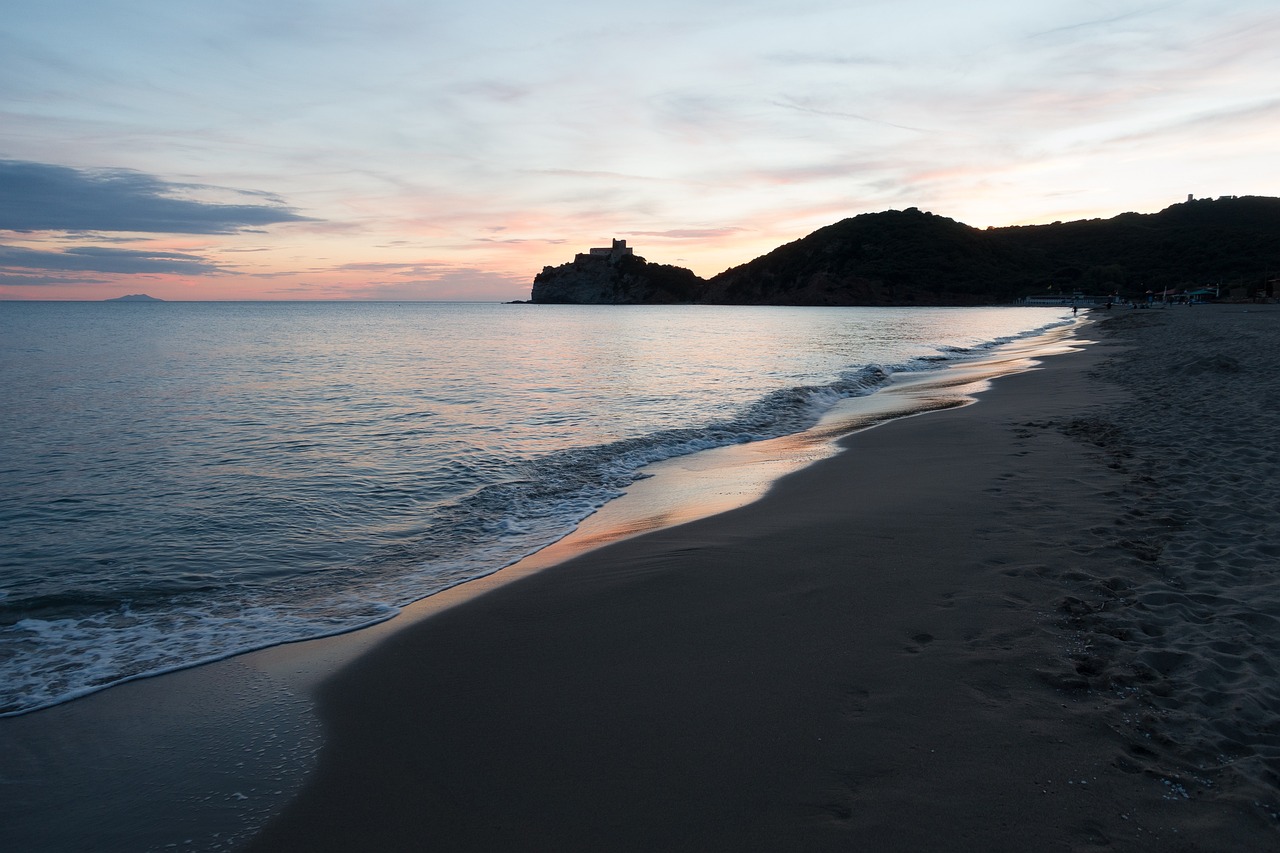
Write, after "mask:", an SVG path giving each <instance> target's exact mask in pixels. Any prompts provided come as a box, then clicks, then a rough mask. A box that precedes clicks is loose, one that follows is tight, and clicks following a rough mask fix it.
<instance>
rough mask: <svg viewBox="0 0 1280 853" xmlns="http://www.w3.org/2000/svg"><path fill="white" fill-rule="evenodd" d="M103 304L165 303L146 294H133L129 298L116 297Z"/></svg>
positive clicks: (106, 300) (105, 300)
mask: <svg viewBox="0 0 1280 853" xmlns="http://www.w3.org/2000/svg"><path fill="white" fill-rule="evenodd" d="M102 301H103V302H164V300H163V299H158V298H156V297H154V296H147V294H145V293H131V294H129V295H128V296H114V297H112V298H111V299H104V300H102Z"/></svg>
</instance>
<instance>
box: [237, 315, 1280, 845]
mask: <svg viewBox="0 0 1280 853" xmlns="http://www.w3.org/2000/svg"><path fill="white" fill-rule="evenodd" d="M1096 319H1099V320H1100V321H1101V322H1099V323H1098V324H1097V325H1095V326H1094V327H1092V328H1091V329H1088V330H1087V332H1088V333H1089V334H1095V335H1100V336H1101V337H1102V339H1103V342H1102V343H1101V344H1098V345H1095V346H1092V347H1089V348H1088V349H1087V350H1085V351H1084V352H1080V353H1076V354H1071V355H1066V356H1060V357H1055V358H1051V359H1048V360H1047V361H1046V362H1045V363H1044V366H1043V368H1042V369H1039V370H1036V371H1034V372H1030V373H1023V374H1019V375H1015V376H1011V377H1007V378H1005V379H1001V380H999V381H998V382H997V383H996V385H995V387H994V389H993V390H991V391H990V392H988V393H986V394H984V395H983V396H982V399H981V401H980V402H979V403H977V404H976V405H972V406H967V407H964V408H960V409H952V410H948V411H943V412H938V413H933V414H929V415H926V416H922V417H913V418H906V419H902V420H898V421H894V422H892V423H889V424H887V425H884V426H881V427H878V428H876V429H872V430H868V431H865V432H861V433H858V434H856V435H853V436H851V437H849V438H847V439H845V440H844V443H845V445H846V446H847V447H848V450H847V451H846V452H845V453H843V454H840V455H839V456H837V457H835V458H833V459H830V460H827V461H824V462H820V463H818V464H816V465H814V466H812V467H810V468H807V469H805V470H803V471H800V472H799V473H797V474H794V475H791V476H789V477H787V478H786V479H784V480H782V481H781V482H779V483H778V484H777V485H776V486H775V487H774V488H773V489H772V490H771V491H770V492H769V493H768V495H766V497H765V498H764V499H762V500H760V501H758V502H756V503H753V504H751V505H750V506H747V507H743V508H741V509H737V510H734V511H731V512H727V513H724V514H721V515H717V516H714V517H711V518H706V519H702V520H699V521H694V522H692V523H689V524H685V525H682V526H679V527H675V528H671V529H666V530H661V531H658V532H654V533H650V534H648V535H645V536H642V537H639V538H635V539H631V540H628V541H624V542H620V543H617V544H614V545H611V546H608V547H606V548H603V549H600V550H597V551H593V552H590V553H588V554H586V555H584V556H581V557H577V558H575V559H573V560H571V561H569V562H566V563H564V564H562V565H559V566H556V567H554V568H552V569H550V570H547V571H545V572H542V573H539V574H534V575H531V576H528V577H526V578H523V579H521V580H519V581H516V582H514V583H511V584H509V585H506V586H501V587H499V588H497V589H494V590H491V591H489V592H487V593H485V594H484V595H482V596H480V597H478V598H475V599H474V600H471V601H468V602H464V603H462V604H460V605H458V606H456V607H454V608H451V609H449V610H446V611H445V612H443V613H440V614H438V615H436V616H434V617H432V618H430V619H426V620H425V621H422V622H420V623H418V624H417V625H415V626H413V627H411V628H409V629H407V630H404V631H400V632H398V633H394V634H392V635H391V636H390V637H389V638H387V639H385V640H384V641H382V642H381V644H379V645H378V646H377V647H376V648H374V649H373V650H372V651H371V652H370V653H368V654H367V655H365V656H364V657H363V658H361V659H360V660H358V661H357V662H356V663H355V664H353V665H351V666H348V667H346V668H345V669H343V670H342V671H341V672H339V673H338V674H337V675H336V676H335V677H333V678H332V679H330V680H329V681H327V682H326V683H325V684H324V685H323V687H322V689H321V690H320V710H321V717H322V719H323V722H324V724H325V728H326V742H325V746H324V749H323V750H322V751H321V754H320V762H319V767H318V770H317V772H316V773H315V774H314V775H313V776H312V778H311V779H310V781H309V782H308V784H307V785H306V787H305V788H304V790H303V792H302V794H301V795H300V796H299V797H298V798H297V799H296V800H295V801H294V802H293V803H292V804H291V805H289V806H288V807H287V808H286V809H285V810H284V812H283V813H282V814H281V815H279V816H278V818H277V819H276V820H275V821H273V822H272V823H271V824H270V825H269V826H268V827H267V828H266V830H265V831H264V832H262V833H261V834H260V835H259V836H258V837H257V838H256V839H255V840H254V842H253V843H252V844H251V845H250V849H252V850H255V851H292V850H299V851H301V850H334V851H351V850H383V851H402V850H415V851H416V850H441V851H543V850H545V851H574V850H593V851H597V850H610V851H612V850H646V851H648V850H690V851H692V850H761V851H780V850H805V851H810V850H813V851H823V850H869V851H870V850H874V851H896V850H903V851H907V850H910V851H923V850H983V851H1005V850H1007V851H1025V850H1094V849H1097V850H1102V849H1114V850H1152V851H1155V850H1161V851H1167V850H1173V851H1179V850H1186V851H1191V850H1223V851H1227V850H1232V851H1238V850H1264V849H1280V815H1278V814H1277V813H1278V812H1280V684H1278V683H1277V680H1276V674H1275V666H1276V663H1275V662H1276V661H1277V660H1280V657H1278V654H1277V653H1278V652H1280V630H1277V628H1280V623H1278V621H1277V620H1278V619H1280V584H1277V582H1276V580H1275V576H1274V570H1275V566H1276V556H1277V549H1278V548H1280V537H1277V530H1278V528H1280V525H1278V524H1277V521H1276V518H1275V510H1276V507H1277V506H1278V505H1280V504H1278V502H1277V498H1280V477H1278V476H1277V473H1278V472H1277V439H1278V438H1280V435H1277V430H1276V428H1275V426H1274V424H1275V419H1274V414H1273V412H1274V411H1275V410H1276V407H1277V405H1278V404H1280V378H1278V376H1277V371H1276V369H1275V367H1274V361H1275V354H1276V353H1275V351H1276V348H1277V342H1278V341H1280V335H1278V334H1277V324H1278V323H1280V311H1277V310H1276V309H1273V308H1268V307H1263V306H1221V307H1216V306H1215V307H1206V306H1196V307H1193V308H1176V309H1175V308H1171V309H1167V310H1163V311H1160V310H1149V311H1148V310H1141V311H1127V312H1119V311H1117V312H1110V313H1107V312H1099V313H1098V314H1097V315H1096Z"/></svg>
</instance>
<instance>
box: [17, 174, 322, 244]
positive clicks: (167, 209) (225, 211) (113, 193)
mask: <svg viewBox="0 0 1280 853" xmlns="http://www.w3.org/2000/svg"><path fill="white" fill-rule="evenodd" d="M198 189H210V188H208V187H197V186H193V185H188V184H174V183H169V182H167V181H163V180H161V179H159V178H157V177H154V176H152V175H147V174H144V173H142V172H136V171H133V170H130V169H91V170H82V169H72V168H69V167H67V166H56V165H52V164H49V163H32V162H28V161H23V160H0V230H5V231H20V232H29V231H127V232H145V233H156V234H231V233H235V232H238V231H242V230H245V229H249V228H254V227H259V228H260V227H262V226H265V225H274V224H277V223H280V222H304V221H311V220H309V218H308V217H305V216H302V215H300V214H298V213H295V212H294V211H293V210H292V209H291V208H288V207H285V206H283V205H281V204H279V203H273V204H270V205H263V204H215V203H211V202H204V201H198V200H195V199H192V198H182V197H180V196H181V195H183V194H189V193H190V192H191V191H193V190H198ZM235 192H236V194H238V195H249V196H252V197H257V198H268V199H272V197H271V196H269V195H266V194H263V193H257V192H245V191H235Z"/></svg>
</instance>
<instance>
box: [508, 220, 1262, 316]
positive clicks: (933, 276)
mask: <svg viewBox="0 0 1280 853" xmlns="http://www.w3.org/2000/svg"><path fill="white" fill-rule="evenodd" d="M1278 275H1280V199H1277V198H1269V197H1263V196H1239V197H1234V196H1232V197H1224V198H1219V199H1216V200H1211V199H1201V200H1195V199H1190V198H1188V200H1187V201H1186V202H1183V203H1181V204H1175V205H1172V206H1170V207H1168V208H1165V209H1164V210H1162V211H1160V212H1159V213H1151V214H1142V213H1122V214H1120V215H1119V216H1115V217H1112V218H1110V219H1089V220H1080V221H1076V222H1055V223H1053V224H1051V225H1027V226H1012V227H1007V228H987V229H978V228H973V227H971V226H968V225H965V224H963V223H961V222H956V221H955V220H953V219H948V218H946V217H943V216H937V215H935V214H932V213H926V212H922V211H920V210H918V209H916V208H908V209H907V210H889V211H885V212H883V213H867V214H863V215H861V216H855V217H852V218H850V219H845V220H842V221H840V222H837V223H835V224H834V225H828V226H827V227H825V228H820V229H819V230H817V231H815V232H813V233H812V234H810V235H809V236H807V237H803V238H801V239H799V240H796V241H795V242H792V243H788V244H786V245H785V246H781V247H779V248H777V249H775V250H773V251H772V252H770V253H769V254H767V255H764V256H762V257H759V258H756V259H755V260H753V261H750V262H749V263H746V264H743V265H741V266H737V267H732V268H731V269H727V270H725V271H724V272H722V273H720V274H719V275H716V276H714V277H712V278H710V279H702V278H699V277H698V276H696V275H695V274H694V273H693V272H691V271H690V270H687V269H683V268H681V267H675V266H668V265H661V264H650V263H648V262H646V261H645V260H644V258H641V257H639V256H637V255H635V254H634V253H633V252H632V250H631V249H630V248H628V247H627V246H626V243H625V242H623V241H615V242H614V246H613V247H612V248H610V249H592V250H591V251H590V252H589V253H586V254H580V255H578V256H577V258H575V259H574V261H572V262H571V263H568V264H563V265H561V266H558V267H546V268H544V269H543V271H542V272H541V273H539V274H538V275H537V277H536V278H535V279H534V283H533V294H532V298H531V299H530V301H531V302H535V303H578V304H636V305H640V304H671V303H703V304H728V305H990V304H1000V303H1008V302H1013V301H1015V300H1017V299H1020V298H1022V297H1025V296H1039V295H1044V294H1046V293H1055V292H1056V293H1067V294H1070V293H1072V292H1076V291H1080V292H1085V293H1090V292H1091V293H1098V294H1112V293H1114V294H1119V295H1120V296H1122V297H1123V296H1139V295H1141V294H1142V293H1145V292H1146V291H1151V290H1154V291H1160V290H1163V289H1166V288H1187V289H1190V288H1195V287H1204V286H1210V287H1214V286H1218V287H1220V289H1221V291H1222V292H1223V293H1224V294H1225V293H1226V292H1228V291H1229V290H1232V289H1235V290H1245V291H1248V292H1249V293H1251V294H1252V293H1257V292H1264V291H1265V292H1266V293H1268V294H1270V293H1271V288H1272V284H1273V280H1274V279H1275V278H1276V277H1277V276H1278Z"/></svg>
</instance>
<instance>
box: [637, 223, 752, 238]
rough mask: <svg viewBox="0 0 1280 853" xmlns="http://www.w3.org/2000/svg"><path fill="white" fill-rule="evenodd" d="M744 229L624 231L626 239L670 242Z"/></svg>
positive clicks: (742, 229)
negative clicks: (658, 239)
mask: <svg viewBox="0 0 1280 853" xmlns="http://www.w3.org/2000/svg"><path fill="white" fill-rule="evenodd" d="M746 230H748V229H746V228H737V227H732V226H731V227H728V228H675V229H672V230H670V231H624V232H623V233H624V234H626V235H627V236H628V237H666V238H669V239H672V240H706V239H709V238H713V237H727V236H729V235H730V234H737V233H739V232H742V231H746Z"/></svg>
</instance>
